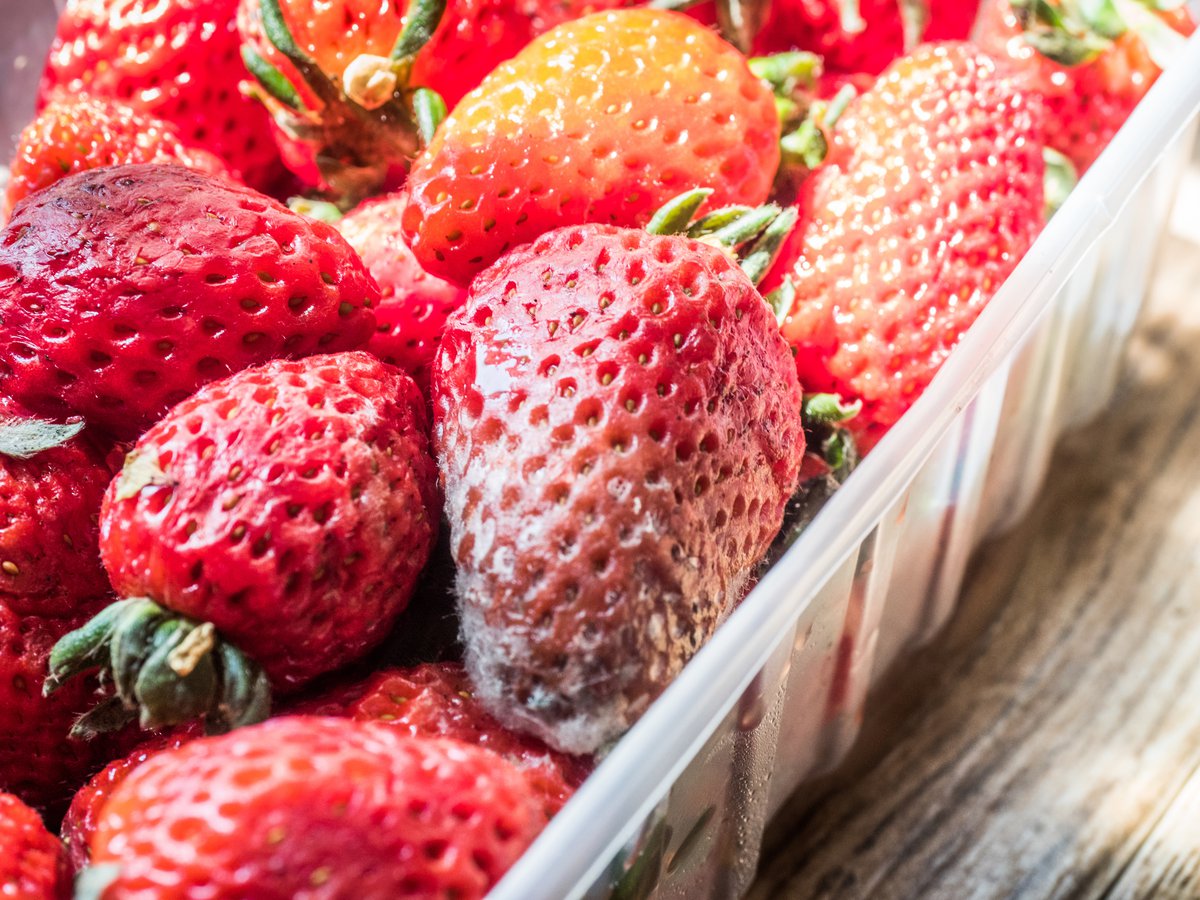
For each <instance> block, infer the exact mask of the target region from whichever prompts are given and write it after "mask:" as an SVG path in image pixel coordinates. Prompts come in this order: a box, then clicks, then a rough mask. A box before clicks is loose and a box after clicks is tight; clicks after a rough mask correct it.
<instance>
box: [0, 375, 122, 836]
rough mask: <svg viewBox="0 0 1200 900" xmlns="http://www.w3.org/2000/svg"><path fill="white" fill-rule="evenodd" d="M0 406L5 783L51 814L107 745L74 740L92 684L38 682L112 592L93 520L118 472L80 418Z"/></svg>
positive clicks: (1, 780)
mask: <svg viewBox="0 0 1200 900" xmlns="http://www.w3.org/2000/svg"><path fill="white" fill-rule="evenodd" d="M0 412H2V413H3V418H2V420H0V790H7V791H12V792H14V793H16V794H18V795H20V796H21V797H22V798H23V799H24V800H25V801H26V802H27V803H30V804H32V805H34V806H36V807H38V808H39V809H42V810H44V811H47V812H50V813H51V814H53V813H54V812H55V811H61V805H62V804H63V803H64V802H65V801H66V799H67V798H69V797H70V795H71V792H72V791H73V790H74V789H75V788H76V787H77V786H78V785H79V783H80V782H81V781H83V779H85V778H86V777H87V776H88V774H89V773H90V771H91V770H92V769H93V768H94V767H95V765H96V764H97V763H98V762H102V760H100V759H99V758H98V757H99V755H101V754H102V753H103V752H104V748H89V747H88V746H86V745H84V744H82V743H77V742H74V741H70V740H68V737H67V735H68V732H69V731H70V730H71V726H72V724H73V723H74V721H75V718H76V717H77V716H78V715H79V714H80V713H82V712H84V711H85V710H86V709H87V707H88V705H89V701H90V698H91V692H92V690H93V689H94V685H93V684H92V683H91V682H90V681H81V682H80V683H79V684H77V685H72V689H71V690H69V691H64V692H63V693H62V694H60V695H58V696H56V697H51V698H46V699H43V697H42V695H41V687H42V681H43V679H44V676H45V671H46V660H47V658H48V656H49V653H50V648H51V647H52V646H53V644H54V642H55V641H56V640H57V639H58V638H60V637H62V636H63V635H64V634H66V633H67V632H68V631H70V630H71V629H72V628H75V627H76V626H78V625H80V624H82V623H83V622H84V621H85V620H86V619H87V618H88V617H89V616H91V615H92V614H94V613H95V612H97V611H98V610H100V609H102V608H103V607H104V606H105V605H106V604H108V603H109V602H110V601H111V599H112V598H111V589H110V587H109V584H108V578H107V576H106V575H105V573H104V569H103V568H102V567H101V565H100V555H99V550H98V538H99V529H98V527H97V524H96V518H97V516H98V514H99V511H100V502H101V498H102V497H103V495H104V491H105V489H106V488H107V487H108V483H109V481H110V480H111V477H112V472H111V469H110V468H109V466H108V464H107V463H106V461H105V457H104V454H103V452H102V450H101V449H100V448H99V447H97V446H95V445H94V444H93V443H92V442H91V440H90V439H89V437H88V436H87V435H80V434H78V432H79V430H80V428H81V427H82V426H81V425H79V424H78V423H77V424H74V425H67V426H58V425H53V424H51V423H47V422H37V421H34V420H31V419H29V418H27V417H26V416H25V414H24V412H23V411H22V410H20V409H18V408H16V407H15V406H14V405H13V404H12V403H11V402H10V401H8V400H6V399H0Z"/></svg>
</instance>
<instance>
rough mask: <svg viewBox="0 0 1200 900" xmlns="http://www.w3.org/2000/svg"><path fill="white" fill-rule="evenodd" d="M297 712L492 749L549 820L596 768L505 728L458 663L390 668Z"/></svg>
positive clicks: (588, 760) (581, 758)
mask: <svg viewBox="0 0 1200 900" xmlns="http://www.w3.org/2000/svg"><path fill="white" fill-rule="evenodd" d="M297 711H303V712H306V713H309V714H312V715H320V716H349V717H350V718H352V719H358V720H360V721H363V722H382V723H384V724H385V725H388V726H389V727H392V728H397V729H400V730H401V731H403V732H404V733H406V734H410V735H412V736H414V737H447V738H454V739H455V740H459V741H462V742H463V743H465V744H473V745H475V746H477V747H484V748H486V749H488V750H491V751H492V752H493V753H497V754H499V755H500V756H502V757H504V758H505V759H506V760H508V761H509V762H510V763H512V764H513V765H514V766H516V767H517V768H518V769H520V770H521V771H522V772H524V773H525V777H526V778H527V779H529V783H530V786H531V788H532V790H533V792H534V794H535V795H536V796H537V797H538V798H539V802H540V805H541V807H542V808H543V809H544V811H545V814H546V818H547V819H549V818H551V817H553V816H554V814H555V813H557V812H558V811H559V810H560V809H561V808H562V806H563V804H564V803H566V802H567V801H568V800H569V799H571V795H572V794H574V793H575V789H576V788H578V787H579V785H581V784H582V783H583V780H584V779H585V778H586V777H587V775H588V773H589V772H590V771H591V768H592V762H591V760H590V759H587V758H584V757H572V756H568V755H567V754H564V753H558V752H556V751H554V750H551V749H550V748H549V747H547V746H546V745H545V744H544V743H542V742H541V741H539V740H538V739H537V738H533V737H529V736H527V735H521V734H516V733H515V732H512V731H509V730H508V729H506V728H505V727H504V726H502V725H501V724H500V723H499V722H497V721H496V719H495V718H493V717H492V715H491V714H490V713H488V712H487V710H485V709H484V708H483V706H482V705H481V704H480V703H479V701H478V700H476V699H475V695H474V691H473V689H472V687H471V682H470V681H469V679H468V678H467V673H466V670H465V669H463V667H462V666H461V665H459V664H458V663H424V664H422V665H419V666H415V667H413V668H411V669H388V670H386V671H383V672H378V673H376V674H375V675H373V676H371V677H370V678H369V679H367V680H366V681H364V682H361V683H359V684H355V685H351V686H350V687H346V688H341V689H338V690H334V691H332V692H330V693H329V694H327V695H325V696H324V697H322V698H320V699H319V700H317V701H313V702H311V703H310V704H307V705H302V706H301V707H299V708H298V709H297Z"/></svg>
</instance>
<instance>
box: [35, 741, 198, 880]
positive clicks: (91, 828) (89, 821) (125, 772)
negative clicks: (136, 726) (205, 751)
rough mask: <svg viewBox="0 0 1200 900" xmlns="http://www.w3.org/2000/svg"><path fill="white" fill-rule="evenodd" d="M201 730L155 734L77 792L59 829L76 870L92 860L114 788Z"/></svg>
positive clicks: (111, 764)
mask: <svg viewBox="0 0 1200 900" xmlns="http://www.w3.org/2000/svg"><path fill="white" fill-rule="evenodd" d="M202 734H203V731H202V729H201V728H200V727H199V726H198V725H196V724H192V725H188V726H185V727H183V728H177V729H175V730H173V731H168V732H162V733H160V734H155V735H154V736H153V737H151V738H149V739H148V740H145V741H143V742H142V743H140V744H138V745H137V746H136V747H135V748H134V749H133V750H132V751H131V752H130V753H128V754H127V755H125V756H122V757H120V758H118V759H115V760H113V761H112V762H110V763H109V764H108V765H107V766H105V767H104V768H103V769H101V770H100V771H99V772H97V773H96V774H95V775H94V776H92V778H91V780H90V781H88V783H87V784H85V785H84V786H83V787H81V788H80V789H79V790H78V791H77V792H76V794H75V796H74V798H73V799H72V800H71V806H70V808H69V809H68V810H67V814H66V815H65V816H63V820H62V827H61V828H60V829H59V833H60V834H61V835H62V839H63V844H64V845H65V846H66V849H67V861H68V862H69V863H70V866H71V869H72V870H73V871H75V872H79V871H81V870H82V869H83V867H84V866H86V865H87V864H88V863H89V862H90V861H91V849H90V848H91V840H92V835H93V834H95V833H96V828H97V826H99V824H100V812H101V810H103V809H104V804H105V803H107V802H108V798H109V797H110V796H111V795H112V793H113V791H115V790H116V789H117V787H119V786H120V785H121V784H122V783H123V782H124V781H125V779H127V778H128V777H129V776H130V775H131V774H133V770H134V769H136V768H138V767H139V766H141V764H142V763H144V762H145V761H146V760H148V759H149V758H150V757H152V756H154V755H155V754H156V753H161V752H162V751H164V750H173V749H175V748H177V747H182V746H183V745H184V744H187V743H190V742H191V741H194V740H195V739H196V738H198V737H200V736H201V735H202Z"/></svg>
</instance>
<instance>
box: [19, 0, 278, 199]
mask: <svg viewBox="0 0 1200 900" xmlns="http://www.w3.org/2000/svg"><path fill="white" fill-rule="evenodd" d="M236 10H237V0H68V2H67V4H66V8H65V9H64V10H63V12H62V14H61V16H60V17H59V20H58V34H57V35H56V36H55V39H54V45H53V46H52V47H51V49H50V55H49V57H48V58H47V60H46V70H45V73H44V75H43V76H42V87H41V93H40V95H39V103H40V104H41V105H44V104H46V103H48V102H50V101H51V100H52V99H53V98H54V97H55V96H68V97H75V96H78V95H79V94H83V93H88V94H93V95H95V96H98V97H105V98H108V99H112V100H120V101H122V102H126V103H129V104H131V105H134V106H138V107H140V108H142V109H144V110H145V111H146V112H147V113H148V114H150V115H151V116H154V117H156V118H158V119H161V120H163V121H165V122H168V123H170V124H171V125H172V126H174V130H175V133H176V134H177V135H178V137H179V139H180V140H181V141H182V142H183V143H184V144H186V145H188V146H191V147H199V148H203V149H206V150H209V151H211V152H212V153H214V154H216V156H218V157H220V158H221V159H222V160H224V161H225V163H226V164H227V165H228V166H229V168H230V170H231V171H232V172H233V173H234V174H235V175H236V176H237V177H238V178H240V179H241V180H242V181H244V182H245V183H246V184H249V185H251V186H252V187H256V188H259V189H260V190H267V189H269V188H270V187H271V186H272V185H273V184H274V183H275V181H276V180H277V179H278V177H279V154H278V152H277V151H276V149H275V147H274V145H273V143H272V142H271V139H270V137H269V136H268V135H269V124H268V121H269V120H268V118H267V115H266V112H265V111H264V110H263V109H262V107H261V106H260V105H259V104H258V103H257V102H255V101H254V100H252V99H250V98H248V97H244V96H242V94H241V91H240V90H239V87H238V84H239V82H241V81H242V79H243V78H245V77H246V70H245V67H244V66H243V65H242V60H241V58H240V57H239V55H238V45H239V40H238V33H237V26H236V22H235V16H236Z"/></svg>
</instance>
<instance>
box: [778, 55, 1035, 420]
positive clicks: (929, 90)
mask: <svg viewBox="0 0 1200 900" xmlns="http://www.w3.org/2000/svg"><path fill="white" fill-rule="evenodd" d="M1042 112H1043V110H1042V106H1041V103H1040V101H1039V98H1038V97H1036V96H1032V95H1028V94H1026V93H1025V92H1023V91H1022V90H1020V88H1019V86H1018V84H1017V83H1016V82H1015V81H1014V80H1013V79H1011V78H1009V77H1007V76H1005V75H1003V74H1001V73H1000V72H999V71H998V70H997V66H996V64H995V63H994V62H993V61H992V59H991V58H990V57H987V56H985V55H984V54H982V53H981V52H979V51H978V50H977V49H975V48H974V47H972V46H971V45H969V44H939V45H926V46H924V47H922V48H920V49H919V50H917V51H916V52H915V53H914V54H913V55H912V56H911V57H907V58H905V59H902V60H900V61H898V62H896V63H895V64H894V65H893V66H891V67H890V68H889V69H888V70H887V71H886V72H885V73H884V74H883V76H882V77H881V78H880V80H879V81H878V83H877V84H876V86H875V87H874V88H873V89H872V90H871V91H869V92H867V93H866V94H864V95H862V96H860V97H858V98H857V99H855V100H854V101H852V102H851V103H850V105H849V107H848V109H847V110H846V111H845V113H844V114H843V115H842V117H841V120H840V121H839V123H838V125H837V127H836V128H835V129H834V131H833V136H832V140H831V144H830V148H829V155H828V158H827V160H826V162H825V164H824V165H822V166H821V167H820V168H818V170H817V171H816V172H815V173H814V174H813V175H812V176H811V177H810V178H809V179H808V180H807V181H805V182H804V184H803V186H802V188H801V196H800V200H799V206H800V213H801V218H800V224H799V226H798V227H797V229H796V230H795V231H794V232H793V234H792V237H791V239H790V242H789V243H790V245H789V246H788V247H787V248H785V250H784V254H783V256H782V257H781V259H780V261H779V263H777V265H776V268H775V270H774V272H773V273H772V274H771V275H769V276H768V278H767V281H766V282H765V286H767V287H773V286H775V285H778V284H780V282H781V281H784V280H785V279H786V280H787V285H785V289H784V290H785V293H786V294H790V293H791V292H792V291H793V290H794V297H792V299H791V300H790V301H789V302H785V303H784V307H785V310H786V313H787V314H786V320H785V321H784V324H783V334H784V337H786V338H787V340H788V341H789V343H791V344H792V346H793V348H794V349H795V352H796V364H797V367H798V371H799V373H800V382H801V383H802V384H803V385H804V387H805V390H806V391H814V392H831V393H836V394H840V395H841V396H842V397H843V398H844V399H845V400H847V401H848V402H854V401H860V402H861V403H862V404H863V410H862V413H861V414H860V415H859V416H858V418H857V419H856V420H855V422H854V423H852V426H853V427H855V428H856V429H858V430H860V431H861V432H863V433H864V434H865V436H867V438H868V442H869V440H870V439H871V438H872V436H873V437H878V436H879V435H880V434H881V433H882V432H883V431H885V430H886V429H887V428H888V427H890V426H891V425H892V424H893V423H894V422H896V420H897V419H899V418H900V416H901V414H902V413H904V411H905V410H906V409H908V407H909V406H911V405H912V403H913V401H915V400H916V399H917V397H918V396H919V395H920V394H921V392H922V391H923V390H924V389H925V387H926V385H928V384H929V382H930V380H931V379H932V378H933V376H934V374H935V373H936V372H937V370H938V368H939V367H940V366H941V364H942V362H943V361H944V360H945V359H946V357H947V356H948V355H949V353H950V351H951V350H952V349H953V348H954V346H955V345H956V344H957V343H958V341H959V339H960V338H961V337H962V335H963V333H964V332H965V331H966V330H967V328H969V327H970V326H971V324H972V323H973V322H974V321H975V318H976V317H977V316H978V315H979V312H980V311H981V310H982V309H983V307H984V306H985V305H986V304H987V302H988V300H989V299H990V298H991V296H992V294H993V293H994V292H995V291H996V289H997V288H999V287H1000V285H1001V284H1002V283H1003V282H1004V280H1005V279H1006V278H1007V277H1008V275H1009V273H1010V272H1011V271H1012V270H1013V268H1014V267H1015V266H1016V264H1017V262H1018V261H1019V260H1020V259H1021V257H1022V256H1023V255H1024V254H1025V251H1026V250H1027V249H1028V248H1029V246H1030V244H1031V243H1032V242H1033V239H1034V238H1035V237H1036V236H1037V234H1038V232H1039V231H1040V229H1041V224H1042V221H1043V209H1042V200H1043V184H1042V180H1043V172H1044V166H1043V161H1042V147H1041V143H1040V136H1041V133H1042V131H1041V130H1042V127H1043V115H1042Z"/></svg>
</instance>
